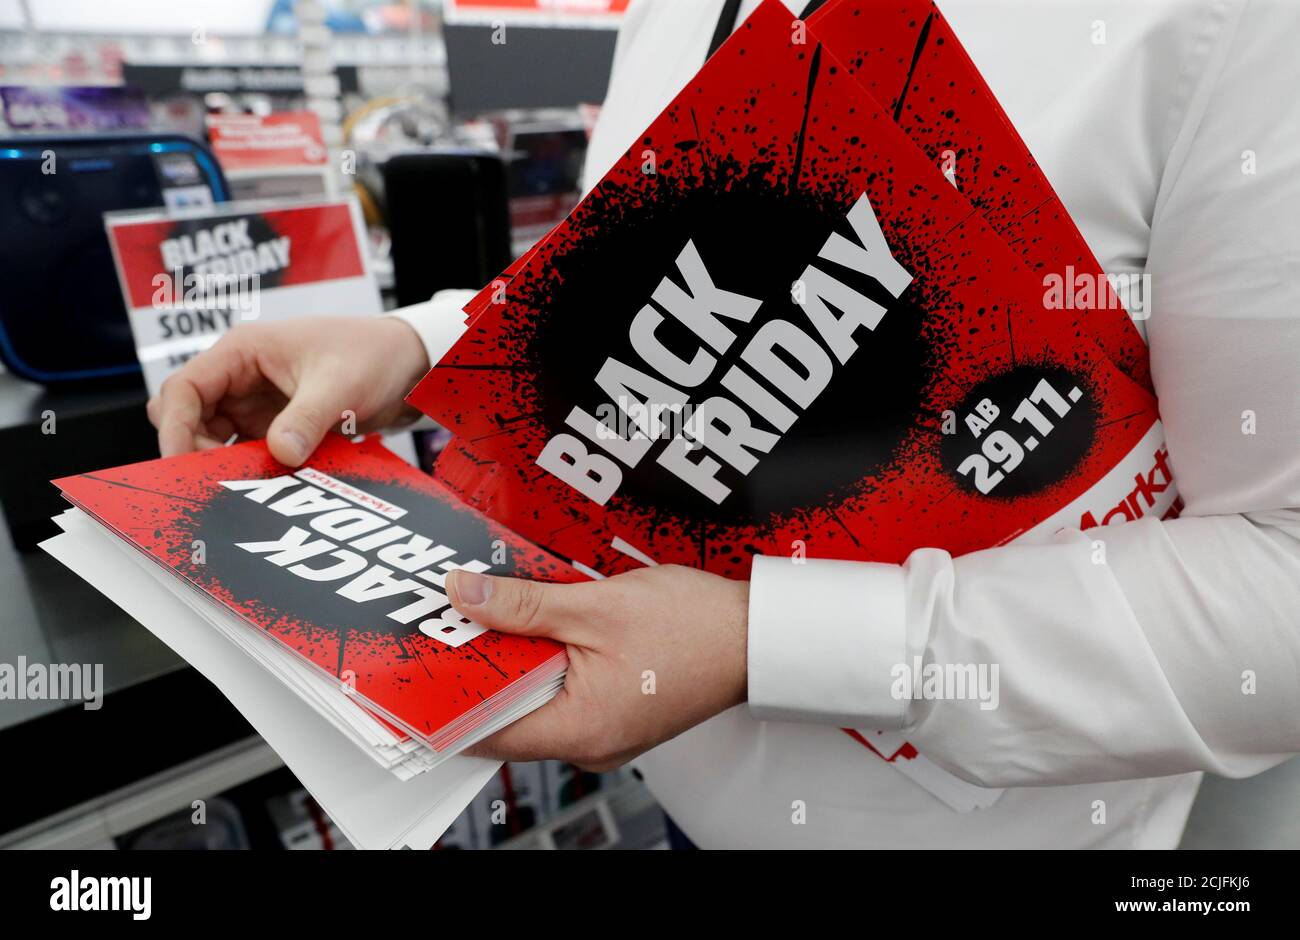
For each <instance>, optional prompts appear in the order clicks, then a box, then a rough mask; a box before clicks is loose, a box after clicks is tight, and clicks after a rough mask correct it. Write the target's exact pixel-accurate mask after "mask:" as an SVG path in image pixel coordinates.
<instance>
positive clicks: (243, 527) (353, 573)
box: [55, 437, 583, 751]
mask: <svg viewBox="0 0 1300 940" xmlns="http://www.w3.org/2000/svg"><path fill="white" fill-rule="evenodd" d="M55 483H56V485H57V486H58V487H59V488H60V489H61V490H62V491H63V494H64V496H65V497H66V498H67V499H68V500H69V501H70V502H72V503H73V504H74V505H75V506H76V507H77V508H79V509H81V510H82V511H84V512H86V513H88V514H89V515H90V516H92V517H93V518H94V519H95V520H96V521H97V522H98V523H100V524H101V525H102V526H104V527H106V528H108V529H109V530H111V531H112V532H113V533H114V534H116V535H117V536H118V537H119V538H121V539H123V540H125V541H126V542H128V543H129V544H130V545H132V546H133V547H135V548H136V549H138V550H140V551H141V552H143V553H145V554H146V555H147V556H148V557H150V558H152V559H153V560H155V561H156V562H158V563H159V564H161V565H163V566H165V567H166V568H167V569H169V570H170V571H171V572H172V573H174V574H175V575H177V576H179V577H180V578H183V579H184V580H185V581H187V582H189V583H190V584H192V585H193V586H195V587H197V588H199V589H200V590H202V591H203V592H204V593H206V594H207V595H208V596H209V597H210V598H212V599H214V600H216V601H217V602H219V603H220V604H221V605H222V606H223V607H224V608H225V609H226V610H227V611H229V612H230V613H231V614H233V615H234V616H235V617H236V618H238V619H239V620H240V621H242V622H243V623H245V624H247V625H249V626H251V627H253V628H256V629H257V630H260V631H264V632H265V633H266V634H268V635H270V636H272V637H273V638H274V639H275V640H277V641H278V642H279V643H280V644H282V645H283V646H284V647H287V648H288V649H290V650H292V651H293V652H295V653H296V654H298V655H299V656H301V657H302V658H304V659H305V660H306V661H307V662H309V663H311V664H312V665H313V666H315V667H317V668H318V669H319V670H321V671H323V672H324V673H325V674H327V675H328V676H330V677H333V678H334V679H336V680H338V681H339V682H340V683H343V684H346V685H347V686H348V687H349V688H350V689H351V690H353V691H354V692H355V694H356V696H357V698H358V699H359V700H361V701H362V702H364V703H365V704H366V706H367V707H368V708H369V709H371V710H372V711H373V712H374V713H376V714H378V715H379V716H382V717H383V718H385V719H387V720H388V721H390V722H391V723H392V724H394V725H396V726H397V727H398V728H400V729H402V730H403V731H405V732H407V733H409V734H410V735H413V736H414V737H416V738H417V739H419V740H420V741H421V742H423V743H424V744H426V745H428V746H429V747H431V748H433V749H434V750H435V751H439V750H444V749H447V748H452V747H454V746H455V744H456V742H457V741H459V740H460V739H462V738H464V737H465V736H466V735H468V734H470V733H472V732H473V731H475V730H476V729H479V728H481V727H482V726H483V725H484V724H485V723H490V722H492V721H494V720H497V719H499V717H500V715H501V714H503V713H504V712H506V711H508V710H509V709H510V708H511V707H512V706H517V705H518V704H519V703H520V702H521V701H523V700H524V699H525V698H527V697H529V696H537V695H539V694H541V692H542V690H544V689H545V688H547V687H551V686H555V685H556V684H558V677H559V676H560V675H561V674H562V673H563V671H564V668H565V665H566V658H565V655H564V648H563V647H562V646H561V645H559V644H555V643H552V642H550V641H546V640H536V639H528V638H522V637H515V636H508V635H504V634H499V633H494V632H491V631H487V630H485V629H484V628H482V627H480V626H478V625H477V624H475V623H473V622H472V621H469V620H467V619H466V618H464V617H462V616H461V615H459V614H458V613H457V612H456V611H455V610H454V609H453V608H452V607H451V606H450V604H449V602H448V600H447V597H446V595H445V594H444V593H443V590H444V577H445V575H446V573H447V572H448V571H451V570H453V569H456V568H466V569H469V570H475V571H489V570H490V571H492V572H493V573H501V574H508V575H518V576H520V577H527V578H533V579H539V580H543V581H576V580H582V579H583V575H581V574H579V573H578V572H577V571H575V570H574V569H572V568H571V567H569V566H568V565H566V564H564V563H563V562H561V561H560V560H559V559H557V558H555V557H554V556H552V555H550V554H549V553H547V552H545V551H542V550H541V549H539V548H537V547H536V546H535V545H532V544H530V543H529V542H526V541H524V540H523V539H520V538H519V537H518V536H516V535H514V534H513V533H511V532H509V531H507V530H506V529H504V528H502V527H501V526H499V525H497V524H495V523H493V522H491V521H489V520H487V519H486V518H484V517H483V516H481V515H480V514H479V513H476V512H474V511H472V510H470V509H468V508H466V507H465V506H463V505H461V504H460V503H459V502H458V501H456V500H455V499H454V498H453V497H452V496H450V495H449V494H448V493H447V492H446V490H444V489H443V488H442V487H441V486H439V485H438V484H437V483H436V482H434V481H432V480H430V479H429V478H428V477H426V476H424V475H423V474H421V473H420V472H419V471H417V470H415V469H413V468H411V467H410V466H408V465H407V464H405V463H403V462H402V461H401V460H400V459H398V458H397V457H395V456H394V455H393V454H392V453H390V452H389V451H387V450H386V449H384V447H383V446H382V445H381V444H380V443H379V442H378V440H377V439H371V440H367V441H364V442H362V443H359V444H354V443H352V442H349V441H347V440H346V439H344V438H341V437H332V438H329V439H327V440H326V442H325V443H324V444H322V445H321V447H320V448H319V449H318V450H317V451H316V453H315V454H314V455H313V457H312V458H311V460H310V461H309V462H308V463H307V465H306V466H304V467H303V468H302V469H299V470H296V471H294V470H290V469H287V468H285V467H283V466H281V465H280V464H278V463H277V462H276V461H275V460H274V459H273V458H272V457H271V456H270V455H269V453H268V452H267V450H266V447H265V445H264V444H263V443H261V442H254V443H248V444H240V445H237V446H234V447H229V448H222V449H218V450H211V451H204V452H200V453H195V454H189V455H186V456H183V457H175V458H170V459H165V460H153V461H148V462H145V463H139V464H132V465H130V466H125V467H118V468H116V469H112V470H103V471H99V472H95V473H87V474H82V475H80V476H74V477H67V478H65V479H61V480H57V481H55Z"/></svg>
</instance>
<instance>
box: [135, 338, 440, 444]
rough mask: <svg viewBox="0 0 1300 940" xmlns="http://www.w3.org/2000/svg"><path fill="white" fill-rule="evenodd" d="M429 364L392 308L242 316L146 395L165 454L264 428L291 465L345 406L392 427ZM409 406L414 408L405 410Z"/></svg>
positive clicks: (365, 423)
mask: <svg viewBox="0 0 1300 940" xmlns="http://www.w3.org/2000/svg"><path fill="white" fill-rule="evenodd" d="M428 368H429V361H428V356H427V355H426V354H425V351H424V345H423V344H422V343H421V342H420V338H419V336H418V335H417V334H416V332H415V331H414V330H413V329H411V327H409V326H408V325H407V324H406V323H405V322H403V321H402V320H399V319H397V318H395V317H311V318H304V319H299V320H290V321H288V322H284V323H267V324H260V323H255V324H245V325H241V326H238V327H236V328H235V329H233V330H231V331H230V332H229V333H227V334H226V335H225V336H223V337H222V338H221V339H220V340H219V341H218V342H217V343H216V345H214V346H213V347H212V348H211V349H208V350H206V351H205V352H203V353H200V354H199V355H198V356H195V357H194V358H193V359H191V360H190V361H189V362H187V363H185V365H184V366H182V367H181V369H180V370H178V371H177V372H176V373H175V374H174V375H172V376H170V377H169V378H168V379H167V381H166V382H164V383H163V386H162V389H161V390H160V391H159V393H158V395H157V396H155V397H154V398H152V399H150V400H149V420H150V421H152V422H153V425H154V427H155V428H157V429H158V447H159V450H161V451H162V455H163V456H164V457H170V456H172V455H174V454H184V453H188V452H189V451H192V450H197V449H199V448H205V447H217V446H220V445H221V444H224V443H225V442H226V441H227V440H229V439H230V437H231V436H232V435H234V434H238V435H240V436H241V437H250V438H258V437H265V438H266V439H267V444H268V446H269V447H270V449H271V454H272V455H273V456H274V457H275V459H276V460H279V461H280V462H281V463H283V464H287V465H288V466H291V467H297V466H300V465H301V464H302V462H303V461H304V460H306V459H307V458H308V457H309V456H310V455H311V452H312V451H313V450H315V449H316V446H317V445H318V444H319V443H320V442H321V439H322V438H323V437H324V436H325V434H326V433H327V432H328V431H330V430H331V429H335V430H337V429H338V428H339V425H340V424H341V423H342V422H343V420H344V417H345V415H344V412H351V413H352V414H353V415H355V417H356V431H357V432H365V431H371V430H378V429H380V428H385V427H390V426H392V425H393V424H394V423H395V422H397V421H398V420H399V419H400V418H402V417H404V416H406V414H407V412H408V411H409V409H407V408H406V406H405V404H404V403H403V401H402V398H403V396H405V395H406V393H407V392H408V391H410V390H411V387H412V386H413V385H415V383H416V382H417V381H418V380H419V378H420V376H421V375H423V374H424V373H425V372H426V371H427V370H428ZM411 416H414V412H411Z"/></svg>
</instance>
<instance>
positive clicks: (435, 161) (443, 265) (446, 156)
mask: <svg viewBox="0 0 1300 940" xmlns="http://www.w3.org/2000/svg"><path fill="white" fill-rule="evenodd" d="M383 177H384V202H385V203H386V204H387V207H388V231H389V234H390V235H391V236H392V240H393V244H392V254H393V277H394V280H395V281H396V285H395V286H396V292H397V302H398V304H399V305H401V306H403V307H405V306H408V305H409V304H416V303H422V302H423V301H426V300H428V299H429V298H430V297H432V296H433V294H434V293H435V292H437V291H440V290H447V289H450V288H473V289H477V288H479V287H482V286H483V285H484V284H485V283H487V282H488V281H489V280H490V279H491V278H493V277H495V276H496V275H497V274H499V273H500V272H501V271H502V270H503V269H504V268H505V267H506V266H508V265H509V264H510V262H511V260H513V259H512V255H511V251H510V204H509V198H508V195H507V184H506V181H507V173H506V165H505V161H504V160H503V159H502V158H501V157H499V156H496V155H493V154H479V153H410V154H400V155H398V156H394V157H390V158H389V159H388V160H387V161H386V162H385V163H384V167H383Z"/></svg>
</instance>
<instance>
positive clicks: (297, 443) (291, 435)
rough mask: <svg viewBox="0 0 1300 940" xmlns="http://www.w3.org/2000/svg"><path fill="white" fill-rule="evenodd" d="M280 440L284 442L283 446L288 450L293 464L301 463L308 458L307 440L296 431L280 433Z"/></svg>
mask: <svg viewBox="0 0 1300 940" xmlns="http://www.w3.org/2000/svg"><path fill="white" fill-rule="evenodd" d="M280 440H282V441H284V444H285V446H286V447H288V448H289V452H290V454H292V455H293V458H294V462H295V463H302V462H303V461H304V460H306V459H307V457H308V456H309V455H308V453H307V439H306V438H305V437H303V436H302V435H301V434H299V433H298V432H297V431H281V432H280Z"/></svg>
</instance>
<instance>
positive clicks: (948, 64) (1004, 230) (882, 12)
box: [809, 0, 1154, 391]
mask: <svg viewBox="0 0 1300 940" xmlns="http://www.w3.org/2000/svg"><path fill="white" fill-rule="evenodd" d="M809 25H810V26H811V27H812V29H813V30H814V31H815V32H816V35H817V39H818V41H820V42H822V43H823V44H824V46H825V48H826V49H827V50H829V51H830V52H831V53H832V54H834V56H835V57H836V58H837V59H839V60H840V61H841V62H843V63H844V64H845V67H846V68H847V69H848V70H849V71H850V72H851V73H852V74H853V76H854V77H855V78H857V79H858V81H859V82H861V83H862V84H863V86H864V87H865V88H866V89H867V91H868V92H870V94H871V96H872V97H873V98H875V100H876V101H877V102H878V103H879V104H880V106H881V107H882V108H884V109H885V111H886V112H887V113H888V114H889V115H890V116H891V117H892V118H893V120H894V121H895V122H896V123H897V124H898V126H899V127H900V128H901V129H902V130H903V132H904V133H905V134H906V135H907V136H908V139H910V140H911V141H912V142H913V143H914V144H916V145H917V146H918V147H920V148H921V150H922V151H924V152H925V154H926V156H928V157H929V158H930V161H931V163H932V164H933V165H934V166H937V167H940V169H941V170H942V171H943V172H944V173H945V174H946V175H947V176H948V179H949V181H950V182H951V183H952V184H953V185H954V186H955V187H957V190H958V192H960V193H961V194H962V195H964V196H965V197H966V198H967V199H969V200H970V203H971V205H973V206H974V207H975V208H976V209H978V210H979V212H980V214H981V215H982V216H984V218H985V220H986V221H987V222H988V223H989V226H990V228H992V229H993V231H995V232H997V233H998V234H999V235H1000V236H1002V238H1003V239H1004V240H1005V241H1006V243H1007V245H1008V246H1009V247H1010V248H1011V249H1012V250H1013V251H1014V252H1016V254H1018V255H1019V256H1020V257H1021V258H1022V259H1024V261H1025V262H1026V264H1027V265H1028V266H1029V268H1030V269H1031V270H1032V271H1034V272H1035V273H1036V274H1037V275H1039V283H1040V285H1041V284H1042V278H1043V276H1044V275H1056V276H1059V277H1061V278H1062V279H1064V280H1068V281H1070V282H1071V283H1073V282H1074V281H1076V280H1078V281H1079V282H1080V283H1084V284H1087V285H1088V288H1089V292H1088V294H1087V295H1086V299H1085V304H1084V305H1085V306H1086V307H1087V309H1085V310H1084V311H1083V320H1084V323H1085V324H1086V325H1087V327H1088V330H1089V331H1090V332H1091V334H1092V336H1093V338H1094V339H1095V340H1096V342H1097V345H1098V346H1100V347H1101V348H1102V350H1104V351H1105V353H1106V354H1107V355H1108V356H1109V357H1110V359H1111V361H1112V362H1114V363H1115V365H1116V366H1118V367H1119V369H1120V371H1122V372H1123V373H1124V374H1125V375H1127V376H1129V377H1131V378H1132V379H1134V380H1135V381H1137V382H1139V383H1140V384H1141V385H1143V386H1144V387H1145V388H1146V389H1147V390H1148V391H1154V388H1153V386H1152V384H1151V367H1150V361H1149V359H1148V357H1147V348H1146V343H1145V342H1144V341H1143V339H1142V336H1141V334H1140V333H1139V332H1138V330H1137V327H1136V326H1135V325H1134V324H1133V320H1132V318H1131V317H1130V316H1129V314H1128V312H1127V311H1126V310H1125V309H1124V306H1123V304H1122V303H1121V302H1120V299H1119V297H1118V296H1117V294H1116V292H1115V291H1114V289H1113V288H1112V285H1111V282H1110V280H1109V279H1108V278H1107V277H1106V275H1105V273H1104V272H1103V271H1102V268H1101V265H1100V264H1099V263H1098V261H1097V259H1096V257H1095V256H1094V255H1093V253H1092V250H1091V249H1090V248H1089V247H1088V244H1087V242H1085V241H1084V239H1083V235H1082V234H1081V233H1080V232H1079V229H1078V227H1077V226H1075V224H1074V222H1073V221H1072V220H1071V219H1070V216H1069V213H1068V212H1066V210H1065V206H1063V205H1062V204H1061V200H1060V198H1059V197H1058V196H1057V195H1056V191H1055V190H1053V189H1052V185H1051V183H1049V182H1048V180H1047V177H1046V176H1045V175H1044V174H1043V171H1042V170H1041V169H1040V168H1039V166H1038V164H1037V162H1036V161H1035V160H1034V158H1033V155H1032V154H1031V153H1030V152H1029V148H1028V147H1027V146H1025V142H1024V141H1023V140H1021V138H1020V135H1019V134H1018V133H1017V132H1016V129H1015V126H1014V125H1013V124H1012V123H1011V121H1010V119H1009V118H1008V117H1007V115H1006V112H1004V111H1003V110H1002V106H1001V105H999V104H998V100H997V98H996V97H994V95H993V92H992V91H991V90H990V89H989V87H988V85H987V84H986V83H985V81H984V78H983V76H982V75H980V73H979V69H977V68H976V67H975V63H974V62H972V61H971V59H970V56H968V55H967V54H966V50H965V49H964V48H963V47H962V44H961V41H960V40H959V39H958V38H957V36H956V34H955V33H953V30H952V27H951V26H949V25H948V21H947V20H945V19H944V17H943V14H942V13H941V12H940V11H939V8H938V7H937V6H936V5H935V4H934V3H933V2H932V0H865V2H864V0H832V2H831V3H828V4H827V5H826V6H824V7H822V8H821V9H820V10H818V11H817V12H816V13H815V14H814V15H813V16H812V17H810V19H809Z"/></svg>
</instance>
